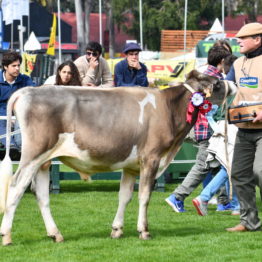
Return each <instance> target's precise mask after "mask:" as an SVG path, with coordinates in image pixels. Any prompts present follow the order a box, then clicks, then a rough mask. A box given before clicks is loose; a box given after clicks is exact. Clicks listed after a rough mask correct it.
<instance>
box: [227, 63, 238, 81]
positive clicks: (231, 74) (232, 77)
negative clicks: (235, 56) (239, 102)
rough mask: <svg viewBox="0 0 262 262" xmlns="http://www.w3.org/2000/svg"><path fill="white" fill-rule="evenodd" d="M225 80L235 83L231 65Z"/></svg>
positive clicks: (233, 70)
mask: <svg viewBox="0 0 262 262" xmlns="http://www.w3.org/2000/svg"><path fill="white" fill-rule="evenodd" d="M226 80H230V81H233V82H236V77H235V69H234V66H233V65H232V66H231V67H230V70H229V72H228V73H227V75H226Z"/></svg>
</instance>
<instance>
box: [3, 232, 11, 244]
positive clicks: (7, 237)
mask: <svg viewBox="0 0 262 262" xmlns="http://www.w3.org/2000/svg"><path fill="white" fill-rule="evenodd" d="M2 244H3V246H9V245H11V244H12V239H11V234H6V235H3V236H2Z"/></svg>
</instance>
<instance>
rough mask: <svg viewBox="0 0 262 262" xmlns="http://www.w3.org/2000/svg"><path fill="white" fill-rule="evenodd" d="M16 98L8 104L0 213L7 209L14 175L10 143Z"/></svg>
mask: <svg viewBox="0 0 262 262" xmlns="http://www.w3.org/2000/svg"><path fill="white" fill-rule="evenodd" d="M16 99H17V96H16V95H13V96H11V98H10V100H9V101H8V104H7V121H6V153H5V157H4V159H3V161H2V162H1V163H0V213H2V212H4V211H5V206H6V200H7V193H8V188H9V184H10V181H11V178H12V175H13V167H12V160H11V158H10V143H11V125H12V110H13V106H14V103H15V101H16Z"/></svg>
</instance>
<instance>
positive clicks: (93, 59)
mask: <svg viewBox="0 0 262 262" xmlns="http://www.w3.org/2000/svg"><path fill="white" fill-rule="evenodd" d="M98 64H99V63H98V60H97V58H96V57H93V56H92V57H91V58H90V60H89V65H90V67H91V68H92V69H95V68H96V67H97V66H98Z"/></svg>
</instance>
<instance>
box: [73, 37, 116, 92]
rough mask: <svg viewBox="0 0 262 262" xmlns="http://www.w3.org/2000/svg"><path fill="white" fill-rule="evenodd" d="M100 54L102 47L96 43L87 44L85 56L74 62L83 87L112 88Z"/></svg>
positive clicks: (107, 67) (105, 64)
mask: <svg viewBox="0 0 262 262" xmlns="http://www.w3.org/2000/svg"><path fill="white" fill-rule="evenodd" d="M101 54H102V46H101V45H100V44H99V43H97V42H89V43H88V44H87V46H86V54H85V55H83V56H80V57H79V58H77V59H76V60H75V61H74V63H75V65H76V66H77V69H78V71H79V73H80V78H81V81H82V85H83V86H102V87H112V86H113V78H112V74H111V72H110V69H109V66H108V64H107V61H106V60H105V59H104V58H103V57H102V56H101Z"/></svg>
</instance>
